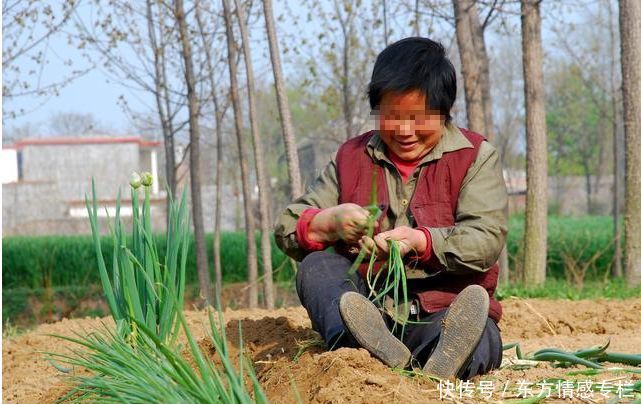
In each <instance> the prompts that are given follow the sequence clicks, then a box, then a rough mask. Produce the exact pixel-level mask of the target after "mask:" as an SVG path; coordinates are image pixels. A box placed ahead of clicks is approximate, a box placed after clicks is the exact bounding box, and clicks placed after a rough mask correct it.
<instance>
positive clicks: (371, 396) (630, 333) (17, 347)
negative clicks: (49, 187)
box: [2, 299, 641, 403]
mask: <svg viewBox="0 0 641 404" xmlns="http://www.w3.org/2000/svg"><path fill="white" fill-rule="evenodd" d="M503 307H504V317H503V320H502V321H501V323H499V326H500V327H501V330H502V336H503V341H504V343H508V342H517V341H519V342H520V343H521V346H522V348H523V350H524V351H526V352H527V351H534V350H536V349H540V348H543V347H559V348H564V349H579V348H585V347H588V346H592V345H597V344H602V343H604V342H606V341H607V340H608V339H610V341H611V345H610V346H611V350H613V351H618V352H633V353H639V352H641V320H640V318H641V316H639V312H640V311H641V310H640V309H641V299H629V300H625V301H608V300H599V301H576V302H571V301H564V300H543V299H509V300H507V301H504V302H503ZM186 315H187V321H188V324H189V327H190V329H191V330H192V332H193V333H194V335H195V337H196V338H197V339H198V341H199V344H200V346H201V347H203V348H205V352H207V353H208V354H209V355H210V356H211V357H212V358H214V360H216V352H215V351H214V350H213V349H212V347H211V343H210V342H209V341H208V337H207V333H208V329H209V321H208V319H207V314H206V313H205V312H202V311H188V312H187V313H186ZM224 320H225V332H226V333H227V336H228V340H229V344H230V349H231V353H232V355H234V356H236V355H237V354H238V352H239V350H240V349H241V335H242V348H243V350H244V352H245V353H246V355H247V356H249V357H250V358H251V359H252V361H253V362H254V364H255V368H256V372H257V375H258V377H259V380H260V382H261V384H262V386H263V388H264V390H265V392H266V394H267V396H268V398H269V399H270V401H271V402H275V403H281V402H282V403H288V402H297V401H298V398H300V399H301V400H302V401H303V402H312V403H330V402H331V403H343V402H356V403H359V402H367V403H388V402H410V401H417V402H426V401H430V400H438V399H439V397H440V395H442V393H443V391H442V389H441V388H439V387H442V386H439V385H438V384H437V383H436V382H434V381H431V380H429V379H427V378H425V377H419V376H413V377H408V376H407V375H403V374H401V373H400V372H398V371H393V370H391V369H388V368H387V367H385V366H384V365H383V364H382V363H381V362H379V361H378V360H376V359H375V358H373V357H371V356H370V354H369V353H368V352H367V351H365V350H363V349H347V348H343V349H339V350H336V351H333V352H326V351H325V350H324V349H323V348H322V347H321V346H320V345H319V343H318V341H319V340H318V335H317V334H316V333H315V332H314V331H312V330H311V325H310V322H309V319H308V318H307V314H306V312H305V310H304V309H303V308H302V307H300V306H299V307H292V308H286V309H278V310H272V311H267V310H237V311H234V310H226V311H225V312H224ZM239 326H240V327H239ZM100 327H113V322H112V321H111V319H109V318H104V319H95V318H85V319H76V320H66V319H65V320H62V321H60V322H57V323H54V324H43V325H41V326H39V327H38V328H36V329H35V330H33V331H32V332H30V333H28V334H24V335H19V336H16V337H13V338H9V339H5V340H4V341H3V353H2V356H3V380H2V390H3V397H4V401H6V402H8V403H18V402H19V403H23V402H43V403H47V402H53V401H55V399H56V398H59V397H60V396H62V395H63V394H64V393H65V392H66V391H68V389H69V386H68V385H67V384H66V381H65V377H64V375H63V374H62V373H60V372H59V371H58V370H56V369H55V368H54V367H53V366H52V365H51V364H49V363H48V362H47V361H46V360H45V359H44V358H43V356H42V353H41V352H43V351H54V350H55V351H56V352H64V351H65V350H66V349H69V348H71V347H73V344H71V343H68V342H66V341H63V340H60V339H58V338H55V337H52V336H50V335H49V334H60V335H73V333H74V332H77V333H87V332H89V331H91V330H96V329H99V328H100ZM512 356H514V354H513V351H512V352H506V353H505V355H504V360H507V359H509V358H510V357H512ZM79 371H81V370H78V369H74V370H73V371H72V373H73V372H79ZM567 372H568V369H560V368H554V367H551V366H550V365H541V366H538V367H537V368H533V369H528V370H514V369H508V368H504V369H500V370H496V371H493V372H491V373H490V374H488V375H484V376H482V377H481V378H476V379H475V380H473V381H472V383H479V381H481V380H483V381H492V382H493V383H496V388H497V389H502V388H503V387H504V386H505V385H506V384H507V385H508V386H510V388H511V390H509V391H510V392H511V393H508V395H507V396H506V395H505V394H503V395H502V396H500V397H497V396H495V397H493V398H492V399H493V400H498V399H504V398H515V397H516V395H515V394H516V393H515V392H514V389H513V388H512V387H513V386H515V385H516V384H517V382H518V381H519V380H527V381H530V382H532V383H535V382H537V381H539V380H541V379H543V378H552V377H555V378H564V379H569V378H574V379H577V378H578V379H583V380H585V379H587V378H588V377H587V376H568V375H567ZM623 378H625V379H626V380H627V379H630V380H639V379H640V378H641V375H638V374H634V375H631V374H623V375H622V374H618V373H612V372H606V373H604V374H601V375H599V376H596V377H594V378H592V379H593V380H595V381H598V380H605V379H608V380H621V379H623ZM594 399H595V400H597V401H602V400H599V397H598V396H594ZM457 400H459V401H470V402H472V401H475V400H478V396H476V398H465V397H463V398H461V397H459V396H457Z"/></svg>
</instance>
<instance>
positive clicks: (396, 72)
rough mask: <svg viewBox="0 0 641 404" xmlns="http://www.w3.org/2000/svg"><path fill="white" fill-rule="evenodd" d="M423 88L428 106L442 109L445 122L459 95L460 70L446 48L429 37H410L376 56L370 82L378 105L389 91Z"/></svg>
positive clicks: (372, 101) (371, 96) (371, 95)
mask: <svg viewBox="0 0 641 404" xmlns="http://www.w3.org/2000/svg"><path fill="white" fill-rule="evenodd" d="M409 90H420V91H421V92H422V93H424V94H425V95H426V96H427V103H428V105H427V106H426V107H429V108H430V109H434V110H438V111H440V113H441V114H442V115H443V116H445V122H449V121H450V120H451V119H452V116H451V115H450V109H451V108H452V105H453V104H454V100H455V99H456V71H455V70H454V66H453V65H452V62H450V60H449V59H448V58H447V56H445V48H444V47H443V45H441V44H440V43H438V42H435V41H432V40H431V39H428V38H421V37H410V38H405V39H401V40H400V41H398V42H394V43H393V44H391V45H389V46H388V47H387V48H385V49H384V50H383V51H382V52H381V53H380V54H379V55H378V57H377V58H376V63H375V64H374V71H373V72H372V80H371V81H370V83H369V89H368V92H367V93H368V96H369V105H370V107H371V108H372V110H376V109H378V106H379V105H380V102H381V98H382V97H383V94H384V93H385V92H388V91H393V92H404V91H409Z"/></svg>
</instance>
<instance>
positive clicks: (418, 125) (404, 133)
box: [377, 90, 445, 161]
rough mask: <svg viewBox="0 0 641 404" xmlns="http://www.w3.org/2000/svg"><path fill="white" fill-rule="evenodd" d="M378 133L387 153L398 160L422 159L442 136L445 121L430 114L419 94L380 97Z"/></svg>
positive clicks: (438, 113) (437, 112) (424, 100)
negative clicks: (386, 148) (395, 156)
mask: <svg viewBox="0 0 641 404" xmlns="http://www.w3.org/2000/svg"><path fill="white" fill-rule="evenodd" d="M377 123H378V130H379V134H380V137H381V139H382V140H383V142H384V143H385V145H386V146H387V147H388V149H389V150H391V151H392V152H394V154H396V155H397V156H398V157H400V158H401V160H406V161H413V160H418V159H421V158H423V157H424V156H425V155H426V154H427V153H429V151H430V150H432V148H433V147H434V146H436V144H437V143H438V142H439V140H441V136H442V135H443V130H444V124H445V117H444V116H442V115H441V114H440V112H439V111H432V110H429V109H428V107H427V97H426V96H425V94H423V93H422V92H421V91H419V90H410V91H406V92H403V93H396V92H390V93H385V94H383V97H382V98H381V104H380V106H379V110H378V122H377Z"/></svg>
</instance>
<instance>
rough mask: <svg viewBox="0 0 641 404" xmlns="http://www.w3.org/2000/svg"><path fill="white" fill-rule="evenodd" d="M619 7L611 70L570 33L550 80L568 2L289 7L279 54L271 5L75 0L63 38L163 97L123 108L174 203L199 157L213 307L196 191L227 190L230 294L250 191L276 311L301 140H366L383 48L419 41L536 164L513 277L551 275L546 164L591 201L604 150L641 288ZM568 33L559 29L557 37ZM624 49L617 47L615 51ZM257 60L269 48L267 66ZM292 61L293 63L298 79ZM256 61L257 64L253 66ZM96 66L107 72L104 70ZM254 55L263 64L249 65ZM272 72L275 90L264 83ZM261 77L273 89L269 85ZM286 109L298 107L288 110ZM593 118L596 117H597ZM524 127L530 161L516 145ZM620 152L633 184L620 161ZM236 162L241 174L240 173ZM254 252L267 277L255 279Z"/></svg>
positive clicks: (631, 121)
mask: <svg viewBox="0 0 641 404" xmlns="http://www.w3.org/2000/svg"><path fill="white" fill-rule="evenodd" d="M612 1H613V0H600V1H599V2H598V4H597V9H598V12H599V13H602V12H603V11H604V10H605V12H604V14H606V17H607V18H604V19H603V21H604V23H603V24H602V25H603V27H604V30H605V31H603V32H606V33H607V34H608V35H609V42H608V43H609V45H610V46H609V47H608V46H601V47H600V48H599V49H602V50H599V52H603V55H605V56H606V57H600V58H597V59H598V60H606V61H607V63H608V66H607V67H608V68H607V69H604V68H603V66H602V65H599V64H598V63H597V62H596V61H594V62H591V63H587V62H588V61H589V58H587V57H586V56H592V54H594V53H596V52H597V51H595V50H594V49H593V47H591V48H590V49H589V50H585V52H583V51H582V50H581V49H580V47H579V46H576V44H572V43H569V42H568V39H567V35H566V32H562V30H561V29H560V28H559V31H558V32H557V31H555V29H556V28H553V29H552V31H553V32H555V33H556V36H557V37H556V41H555V43H559V44H560V45H561V46H560V49H556V51H557V52H560V51H563V53H564V54H565V55H566V56H567V55H569V57H566V58H565V59H564V62H563V63H559V64H558V65H559V66H560V67H559V68H558V69H556V71H554V72H553V73H554V74H546V75H544V73H545V72H546V70H545V66H544V61H545V60H550V59H551V57H550V55H546V56H544V53H543V42H542V41H543V40H542V28H541V19H542V17H541V13H542V11H543V12H545V8H546V7H547V8H548V10H549V14H550V16H551V17H548V18H550V19H551V20H552V19H553V18H554V17H552V16H553V15H555V14H563V13H562V11H563V10H562V9H563V7H564V3H552V2H551V3H547V2H546V3H542V2H541V1H540V0H521V1H515V0H499V1H496V0H495V1H485V0H451V1H443V2H435V1H426V0H405V1H399V2H388V1H385V0H376V1H367V2H365V1H361V0H331V1H327V2H319V1H313V2H305V3H304V4H303V5H298V4H294V5H293V6H292V4H290V3H285V4H284V10H285V12H284V14H283V15H281V16H279V21H280V22H281V24H282V25H281V27H286V29H282V31H281V32H279V34H282V35H281V36H280V38H281V40H280V43H281V44H284V46H283V47H282V48H280V47H279V40H278V37H277V34H276V23H275V21H274V16H273V10H272V4H271V1H270V0H263V1H262V2H260V3H254V2H243V1H241V0H234V1H231V0H221V1H220V2H205V1H202V0H188V1H185V2H184V1H182V0H173V1H169V0H146V1H145V3H144V5H145V7H140V4H132V3H131V2H126V1H122V0H111V1H108V2H104V1H98V2H96V3H95V4H93V3H92V4H84V5H82V6H83V7H87V8H88V9H90V11H91V12H88V11H86V10H87V9H84V10H85V11H82V10H83V8H82V7H80V6H79V5H78V3H77V2H76V1H71V0H67V2H66V3H65V4H66V5H65V7H64V8H63V10H62V15H63V17H64V18H65V22H66V23H67V24H70V25H71V26H72V27H73V29H69V30H67V32H68V34H69V37H70V39H71V40H72V42H73V44H74V45H75V46H76V47H77V48H78V49H81V50H83V52H84V56H85V57H86V59H87V60H88V61H92V62H93V63H95V64H96V65H99V66H102V69H103V70H104V72H105V73H106V74H108V75H109V76H110V78H111V79H112V80H114V81H116V82H118V83H120V84H122V85H123V86H126V87H128V88H132V89H134V90H135V91H136V92H137V93H138V94H144V97H146V99H148V100H152V102H151V103H150V108H149V109H148V110H147V111H140V110H136V108H132V107H130V106H129V104H128V103H127V99H125V98H123V100H122V105H123V108H125V110H126V111H127V112H128V113H129V115H130V116H131V118H132V122H134V123H135V125H136V126H137V127H139V128H143V129H145V130H147V131H159V132H160V133H162V139H163V143H164V148H165V157H166V173H165V175H166V179H167V183H168V185H169V188H170V190H171V191H172V192H174V193H175V191H176V188H177V186H178V184H179V183H180V174H179V173H177V168H178V167H179V166H180V165H181V163H182V160H183V159H186V158H187V157H188V158H189V184H190V191H191V201H192V212H193V213H192V216H193V220H194V230H195V236H196V249H197V260H198V273H199V281H200V285H201V293H202V297H203V299H204V300H205V301H209V300H210V299H211V297H210V296H209V293H208V291H209V288H208V285H209V284H210V280H209V272H208V270H207V262H208V257H207V253H206V249H205V245H204V241H203V240H204V227H203V212H202V196H201V184H202V183H203V182H206V181H208V179H210V178H213V179H214V180H215V184H216V190H217V196H216V204H215V206H216V212H215V215H214V217H215V232H214V233H215V237H214V255H215V257H214V263H215V272H214V273H215V285H216V290H220V287H221V278H222V274H221V270H220V268H221V266H220V258H219V257H220V222H221V206H222V205H223V204H227V203H230V201H226V200H222V192H221V190H222V189H223V187H224V183H225V182H231V183H237V182H239V183H240V184H242V185H241V186H240V190H239V194H242V200H243V203H244V209H243V210H244V218H245V220H244V223H245V232H246V235H247V239H248V240H250V239H253V235H254V234H255V231H256V229H257V228H258V229H259V230H260V234H261V238H260V240H261V243H260V245H261V248H260V254H259V252H258V251H257V250H256V248H255V245H254V243H248V260H247V269H248V275H249V276H248V278H249V281H250V290H249V292H250V299H249V302H250V306H255V305H257V304H258V294H259V293H258V292H259V288H258V285H259V284H262V285H263V287H264V289H263V291H264V298H265V304H266V306H267V307H273V304H274V293H273V285H272V282H271V279H272V269H271V267H270V263H271V257H270V253H271V251H270V247H269V233H270V224H271V222H272V218H271V215H272V212H274V211H277V210H279V209H280V208H282V206H281V205H282V203H284V202H285V201H286V200H289V199H291V198H294V197H296V196H298V195H300V194H302V183H301V174H300V169H299V167H298V162H299V158H298V156H297V150H298V148H297V144H298V145H300V143H301V142H306V141H310V140H312V139H313V142H314V143H315V144H317V145H325V149H327V150H335V148H336V146H337V145H338V144H340V143H341V142H342V141H344V140H345V139H346V138H349V137H351V136H354V135H357V134H358V133H359V132H360V131H361V130H363V129H364V128H365V127H366V126H367V125H368V119H367V114H368V106H367V103H366V100H365V97H364V94H365V88H366V85H367V82H368V79H369V74H370V71H371V67H372V65H373V60H374V58H375V56H376V54H377V53H378V52H379V51H380V50H382V48H383V47H384V46H385V45H386V44H389V43H390V42H391V41H392V40H396V39H399V38H401V37H404V36H408V35H425V36H431V37H435V39H438V40H440V41H442V42H443V43H444V44H445V45H446V46H448V47H449V48H450V50H451V54H452V55H453V56H454V57H453V59H454V61H455V63H458V64H460V71H461V72H462V80H461V83H462V84H463V92H462V94H463V98H464V100H461V101H460V102H458V103H457V105H458V109H457V111H455V115H456V117H457V118H458V120H459V122H461V123H463V121H466V122H467V126H468V127H469V128H470V129H472V130H474V131H477V132H480V133H484V134H486V135H487V137H488V139H489V140H490V141H491V142H493V143H494V144H496V145H497V147H498V148H499V150H500V151H501V154H502V155H503V156H504V164H505V165H506V166H508V167H519V166H521V165H523V163H522V162H521V161H524V162H525V167H526V170H527V196H526V232H525V238H524V246H525V249H524V250H525V252H524V264H523V266H522V267H519V268H516V270H517V271H515V272H514V273H515V275H516V276H517V278H518V280H519V281H523V282H526V283H528V284H537V283H541V282H543V281H544V279H545V265H546V264H545V263H546V238H547V235H546V228H547V226H546V223H547V212H548V203H547V200H546V198H545V197H544V196H545V195H546V194H547V189H548V185H547V177H548V163H549V164H550V165H551V167H552V168H553V169H554V170H555V172H557V173H558V172H561V171H563V170H568V172H571V173H575V172H581V173H583V174H585V175H586V177H587V180H586V186H587V188H588V204H589V203H590V194H591V191H590V189H591V187H592V184H593V181H592V179H591V177H590V176H591V175H593V173H594V172H595V170H596V171H598V172H601V171H599V170H602V168H603V167H605V166H606V162H607V160H608V158H607V156H608V155H609V156H610V157H609V161H610V162H611V164H612V165H613V166H612V172H613V173H614V174H615V182H614V183H615V192H613V196H614V208H613V214H614V215H615V233H614V235H613V237H614V238H615V240H616V241H617V243H616V245H617V251H620V249H619V248H618V246H619V241H620V239H622V237H621V233H623V234H625V253H624V254H622V255H623V256H624V257H625V262H624V265H623V268H622V267H621V266H620V265H618V264H617V263H618V262H620V258H617V259H616V260H615V265H614V274H615V275H621V274H623V273H625V276H626V279H627V281H628V282H629V283H630V284H637V283H639V282H641V240H640V239H639V237H641V233H640V232H638V231H637V232H635V231H634V228H633V226H634V225H635V223H636V225H637V226H638V224H639V223H641V217H639V215H641V205H640V201H639V194H641V192H639V191H640V186H641V185H640V184H639V182H640V181H641V180H640V179H639V176H640V175H641V174H640V172H641V168H640V167H641V166H640V163H639V158H640V157H639V147H638V145H639V144H641V143H639V138H638V137H639V131H640V129H639V128H640V126H639V122H638V120H639V117H640V116H641V113H639V97H638V94H639V92H638V90H639V82H640V80H639V72H638V69H636V70H635V69H634V67H633V66H635V65H638V63H639V48H640V47H641V45H640V40H639V32H638V31H639V24H638V17H639V9H638V8H639V2H636V1H634V0H627V1H626V0H621V1H620V2H619V21H618V26H619V29H618V32H617V29H616V19H615V18H614V13H615V11H614V9H615V7H613V4H612ZM5 3H6V2H5ZM5 3H3V8H6V10H8V12H9V13H8V14H5V17H3V18H6V15H11V13H12V12H13V13H15V15H22V14H20V13H17V10H19V7H22V6H23V7H25V9H28V8H29V7H31V8H32V9H33V8H35V7H38V3H37V2H27V3H22V5H20V6H19V5H17V3H16V4H10V5H11V6H12V7H11V8H10V7H5ZM542 6H543V9H542V8H541V7H542ZM635 13H636V14H635ZM23 14H24V13H23ZM599 15H601V14H599ZM635 16H636V17H635ZM635 18H637V19H635ZM634 21H637V23H636V24H635V23H634ZM408 22H409V24H408ZM567 25H568V24H566V23H565V22H564V21H561V22H560V23H559V24H557V25H555V27H556V26H560V27H565V26H567ZM5 26H6V24H5ZM518 26H520V31H521V46H518V45H516V44H515V43H510V42H509V41H508V40H509V38H510V37H511V35H510V34H509V33H510V32H512V31H514V30H515V29H517V28H518ZM18 27H19V26H18ZM54 28H55V30H54V29H52V30H51V34H55V33H57V32H59V31H60V28H59V27H58V26H57V25H54ZM17 31H19V29H18V30H17ZM498 33H502V34H504V35H506V37H507V39H504V40H503V45H504V46H503V47H499V48H498V49H497V48H496V47H494V48H492V47H491V46H488V43H487V40H488V39H487V38H491V37H494V36H496V35H497V34H498ZM601 37H602V35H601V36H600V38H601ZM257 38H263V39H257ZM618 38H620V48H618V49H620V51H617V47H616V46H615V43H616V40H617V39H618ZM601 39H602V38H601ZM564 40H565V42H564ZM27 42H28V41H27ZM264 42H266V44H265V43H264ZM494 42H496V41H494ZM597 43H598V42H597ZM261 45H262V46H261ZM26 47H27V48H28V45H26ZM257 49H259V50H260V49H264V50H268V55H269V56H267V54H261V53H260V52H257V51H256V50H257ZM281 49H282V50H281ZM454 50H457V52H454ZM4 52H5V51H4V49H3V53H4ZM281 53H283V54H285V55H286V56H287V57H288V61H289V62H290V64H289V65H290V66H288V67H289V69H288V71H287V73H288V77H289V79H288V80H287V81H286V80H285V78H284V72H283V67H282V63H281V60H280V58H281ZM25 54H26V51H25ZM619 54H620V57H621V61H620V63H619V61H618V60H617V56H618V55H619ZM257 55H258V56H262V57H259V58H256V56H257ZM98 57H100V62H99V63H96V60H97V59H98ZM252 58H256V60H259V61H262V62H263V63H262V64H261V63H260V62H259V64H258V67H254V66H255V63H254V62H255V61H254V60H253V59H252ZM15 60H16V59H15V58H14V59H12V60H10V63H15ZM265 61H268V62H267V63H265ZM519 64H521V69H522V70H521V71H520V72H519V71H518V68H517V67H518V65H519ZM4 69H5V65H4V62H3V71H4ZM603 71H606V72H607V75H608V76H607V77H605V79H604V77H603V75H602V74H601V73H600V72H603ZM549 72H550V69H548V73H549ZM243 73H244V74H243ZM271 73H273V83H274V87H273V90H272V89H271V88H270V87H271V86H270V85H269V84H266V83H265V80H264V79H263V78H264V77H265V75H271ZM257 74H258V75H259V76H258V77H260V78H261V79H262V80H259V81H258V82H257V81H256V78H255V77H256V75H257ZM619 75H620V76H621V78H622V81H620V79H619ZM544 76H545V77H544ZM544 78H545V80H544ZM548 78H549V79H550V80H548ZM546 90H547V91H546ZM559 94H561V95H562V96H559ZM635 94H637V95H636V96H635ZM288 98H292V99H293V100H294V101H293V102H292V103H291V107H290V102H289V101H288ZM274 101H276V102H275V103H274ZM274 104H275V105H276V106H275V107H272V105H274ZM290 108H291V109H290ZM572 108H573V109H572ZM585 111H587V112H589V113H588V114H587V115H586V114H585ZM230 114H231V115H232V116H231V117H229V115H230ZM276 114H277V115H278V117H279V118H280V119H279V121H278V124H275V121H274V119H273V118H274V115H276ZM3 116H4V115H3ZM586 116H587V117H588V118H589V119H588V118H585V117H586ZM623 117H624V118H623ZM230 118H231V119H230ZM521 120H524V122H522V121H521ZM621 121H622V122H623V125H621V124H620V122H621ZM246 122H248V124H246ZM522 128H524V129H522ZM595 128H596V129H595ZM522 130H523V131H524V134H525V139H526V142H525V146H524V149H525V156H523V151H522V150H523V147H521V146H520V144H519V140H518V139H519V132H520V131H522ZM295 131H296V132H297V134H298V142H297V141H296V139H295V137H294V132H295ZM604 133H608V134H609V135H611V138H610V143H609V144H611V145H612V148H611V149H612V152H611V153H610V154H608V153H607V152H606V151H607V150H608V146H607V144H608V142H607V141H606V139H608V137H606V136H603V134H604ZM623 133H625V139H626V140H625V147H624V146H623V145H622V144H621V142H620V141H617V139H623ZM619 134H620V136H619ZM183 136H184V137H183ZM183 139H184V140H185V141H186V140H187V139H188V148H187V153H185V154H184V155H178V156H177V155H176V144H177V142H178V141H182V140H183ZM248 142H251V143H248ZM249 144H251V147H249V146H248V145H249ZM203 145H204V146H208V145H214V149H215V150H216V152H215V156H213V155H211V154H207V155H202V153H201V146H203ZM595 145H596V146H595ZM248 147H249V149H248ZM205 150H208V149H207V148H205ZM624 150H625V153H626V156H625V161H627V165H626V166H625V175H623V173H622V170H623V167H622V165H621V164H620V162H621V161H623V160H624V159H623V158H622V153H623V152H624ZM274 152H275V153H274ZM273 155H282V156H283V161H285V162H286V167H287V171H286V175H285V177H286V184H285V186H284V187H280V186H279V185H278V184H279V183H278V180H279V179H280V178H281V177H280V174H281V173H282V171H281V170H280V167H279V164H278V160H277V159H273V158H271V159H270V157H271V156H273ZM214 157H215V158H214ZM523 157H525V158H523ZM234 158H236V159H237V161H238V163H236V162H232V159H234ZM225 160H227V161H225ZM208 161H215V165H208V164H206V163H205V162H208ZM513 161H514V163H512V162H513ZM203 167H204V169H205V170H206V171H204V172H203ZM573 170H574V171H573ZM623 177H625V187H623V184H622V181H621V178H623ZM230 178H231V180H230ZM274 180H276V182H274ZM597 183H598V180H597ZM252 184H255V185H256V188H257V189H258V203H257V209H254V206H253V204H252V194H253V193H252ZM623 188H625V192H626V193H625V198H624V200H625V215H626V216H625V220H624V226H623V227H624V228H623V231H621V229H620V228H619V222H620V220H619V219H618V217H617V215H618V212H619V209H618V206H619V205H621V199H622V198H620V190H621V189H623ZM283 191H286V193H287V194H286V195H285V196H283V195H282V192H283ZM239 200H240V198H239ZM255 217H256V218H257V219H258V220H257V221H255V220H254V218H255ZM258 255H260V262H261V263H262V269H263V280H264V282H259V277H258ZM619 255H621V254H619ZM503 260H504V263H503V265H502V267H503V268H506V262H507V260H506V256H505V254H503ZM507 274H508V272H507V271H504V272H503V274H502V276H503V280H504V281H505V280H507V279H506V278H505V276H506V275H507Z"/></svg>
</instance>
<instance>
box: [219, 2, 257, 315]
mask: <svg viewBox="0 0 641 404" xmlns="http://www.w3.org/2000/svg"><path fill="white" fill-rule="evenodd" d="M222 1H223V10H224V16H225V32H226V36H227V63H228V65H229V82H230V85H231V103H232V107H233V109H234V126H235V130H236V139H237V142H238V160H239V161H238V163H239V164H240V175H241V181H242V187H243V202H244V207H245V234H246V237H247V278H248V279H247V280H248V281H249V307H250V308H255V307H257V306H258V288H257V284H256V283H257V281H258V263H257V262H256V241H255V238H254V233H255V229H256V225H255V223H254V214H253V212H252V208H251V205H252V203H251V201H252V197H251V191H250V187H249V169H248V168H247V156H246V154H245V144H244V141H243V123H242V111H241V108H240V96H239V94H238V72H237V66H236V41H235V40H234V32H233V27H232V20H231V12H230V9H229V1H228V0H222Z"/></svg>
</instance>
